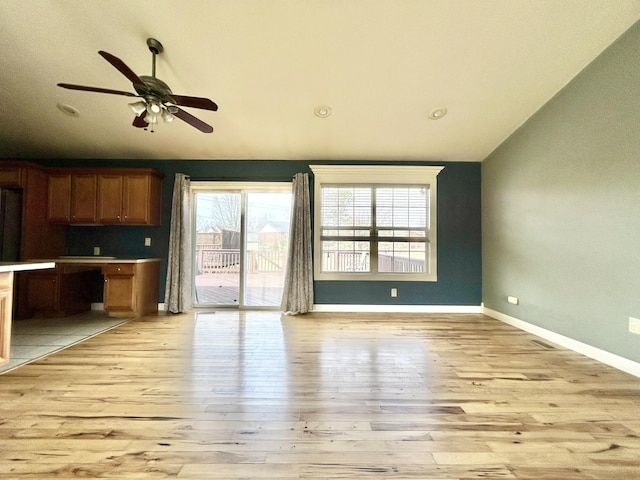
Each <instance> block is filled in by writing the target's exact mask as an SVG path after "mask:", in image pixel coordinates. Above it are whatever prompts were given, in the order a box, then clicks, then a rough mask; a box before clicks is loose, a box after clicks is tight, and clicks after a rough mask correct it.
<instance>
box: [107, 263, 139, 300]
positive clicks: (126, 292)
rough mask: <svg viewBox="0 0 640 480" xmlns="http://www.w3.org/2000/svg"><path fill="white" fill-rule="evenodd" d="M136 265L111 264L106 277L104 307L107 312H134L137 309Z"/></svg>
mask: <svg viewBox="0 0 640 480" xmlns="http://www.w3.org/2000/svg"><path fill="white" fill-rule="evenodd" d="M134 275H135V267H134V266H133V265H130V264H125V265H118V264H109V265H107V269H106V272H105V278H104V309H105V311H107V312H134V311H135V309H136V303H135V298H136V293H135V278H134Z"/></svg>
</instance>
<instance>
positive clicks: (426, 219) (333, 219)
mask: <svg viewBox="0 0 640 480" xmlns="http://www.w3.org/2000/svg"><path fill="white" fill-rule="evenodd" d="M442 168H443V167H412V166H406V167H405V166H372V165H340V166H332V165H314V166H311V169H312V171H313V173H314V176H315V221H314V237H315V238H314V241H315V252H316V254H315V260H314V262H315V264H314V272H315V278H316V279H317V280H394V281H397V280H407V281H435V280H436V279H437V276H436V235H435V232H436V228H435V227H436V223H435V213H436V208H435V206H436V176H437V175H438V173H439V172H440V171H441V170H442Z"/></svg>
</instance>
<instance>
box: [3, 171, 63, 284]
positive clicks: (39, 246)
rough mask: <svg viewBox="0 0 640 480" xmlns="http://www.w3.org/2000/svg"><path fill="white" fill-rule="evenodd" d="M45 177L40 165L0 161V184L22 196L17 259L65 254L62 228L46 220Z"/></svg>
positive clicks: (46, 178) (46, 176) (47, 175)
mask: <svg viewBox="0 0 640 480" xmlns="http://www.w3.org/2000/svg"><path fill="white" fill-rule="evenodd" d="M48 179H49V172H48V170H47V169H46V168H44V167H42V166H40V165H37V164H34V163H31V162H25V161H21V160H4V161H0V187H2V188H9V189H12V190H15V191H17V192H19V193H20V196H21V199H22V218H21V225H20V233H21V235H20V260H28V259H32V258H56V257H57V256H59V255H64V252H65V240H66V233H65V227H64V226H63V225H56V224H55V223H51V222H49V221H48V219H47V182H48ZM18 276H19V275H18ZM18 283H20V282H18Z"/></svg>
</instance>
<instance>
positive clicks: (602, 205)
mask: <svg viewBox="0 0 640 480" xmlns="http://www.w3.org/2000/svg"><path fill="white" fill-rule="evenodd" d="M639 52H640V24H636V25H634V26H633V27H632V28H631V29H630V30H629V31H628V32H627V33H626V34H625V35H623V36H622V37H621V38H620V39H618V41H617V42H615V43H614V44H613V45H612V46H610V47H609V48H608V49H607V50H606V51H605V52H603V54H602V55H600V56H599V57H598V58H597V59H596V60H595V61H594V62H593V63H592V64H591V65H589V66H588V67H587V68H586V69H585V70H584V71H583V72H581V74H580V75H578V76H577V77H576V78H575V79H574V80H573V81H572V82H571V83H569V84H568V85H567V86H566V87H565V88H564V89H563V90H562V91H561V92H559V93H558V94H557V95H556V96H555V97H554V98H553V99H552V100H551V101H550V102H548V103H547V104H546V105H545V106H544V107H543V108H542V109H541V110H540V111H539V112H538V113H536V114H535V115H534V116H533V117H532V118H531V119H530V120H529V121H528V122H527V123H526V124H525V125H523V126H522V127H521V128H520V129H519V130H518V131H517V132H516V133H515V134H514V135H513V136H512V137H511V138H509V139H508V140H507V141H506V142H505V143H503V144H502V145H501V146H500V147H499V148H498V149H497V150H496V151H495V152H494V153H493V154H491V155H490V156H489V157H488V158H487V159H486V160H485V161H484V162H483V164H482V231H483V234H482V235H483V238H482V245H483V254H482V257H483V302H484V304H485V306H486V307H488V308H490V309H492V310H495V311H498V312H501V313H504V314H506V315H509V316H512V317H515V318H517V319H519V320H523V321H525V322H528V323H530V324H533V325H536V326H539V327H542V328H545V329H547V330H551V331H553V332H555V333H559V334H561V335H564V336H567V337H570V338H572V339H575V340H578V341H580V342H583V343H586V344H588V345H591V346H594V347H597V348H600V349H602V350H605V351H607V352H611V353H614V354H616V355H619V356H622V357H625V358H628V359H630V360H633V361H636V362H637V361H640V336H638V335H633V334H631V333H629V332H628V317H629V316H633V317H640V132H639V127H640V56H639ZM509 295H511V296H515V297H518V298H519V301H520V303H519V304H518V305H512V304H510V303H508V302H507V296H509Z"/></svg>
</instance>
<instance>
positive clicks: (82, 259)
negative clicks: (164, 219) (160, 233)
mask: <svg viewBox="0 0 640 480" xmlns="http://www.w3.org/2000/svg"><path fill="white" fill-rule="evenodd" d="M34 261H39V262H54V263H81V264H84V265H87V264H97V265H104V264H106V263H146V262H159V261H160V259H159V258H119V257H101V256H97V255H87V256H80V255H66V256H64V257H58V258H53V259H47V260H34ZM54 266H55V265H54ZM51 268H53V267H51Z"/></svg>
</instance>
